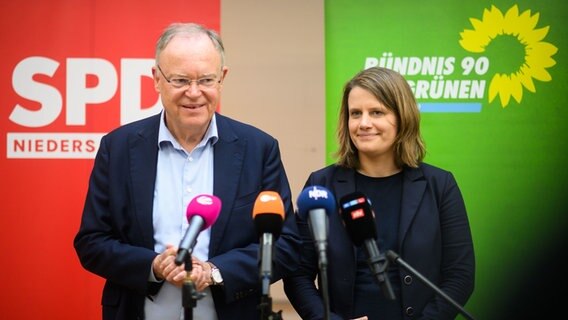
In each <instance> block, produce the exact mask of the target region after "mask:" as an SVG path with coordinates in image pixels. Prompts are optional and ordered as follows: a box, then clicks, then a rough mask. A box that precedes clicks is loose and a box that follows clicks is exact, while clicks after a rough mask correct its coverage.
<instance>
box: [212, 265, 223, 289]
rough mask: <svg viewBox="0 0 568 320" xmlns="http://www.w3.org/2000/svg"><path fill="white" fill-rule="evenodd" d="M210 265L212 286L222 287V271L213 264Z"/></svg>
mask: <svg viewBox="0 0 568 320" xmlns="http://www.w3.org/2000/svg"><path fill="white" fill-rule="evenodd" d="M209 265H210V266H211V284H212V285H214V286H219V285H222V284H223V277H222V276H221V271H219V269H218V268H217V267H216V266H215V265H214V264H212V263H211V262H209Z"/></svg>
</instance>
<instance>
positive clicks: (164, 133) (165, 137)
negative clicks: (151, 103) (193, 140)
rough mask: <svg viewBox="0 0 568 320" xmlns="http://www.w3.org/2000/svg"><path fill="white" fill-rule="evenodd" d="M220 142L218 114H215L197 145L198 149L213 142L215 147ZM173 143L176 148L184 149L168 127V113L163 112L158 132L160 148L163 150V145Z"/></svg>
mask: <svg viewBox="0 0 568 320" xmlns="http://www.w3.org/2000/svg"><path fill="white" fill-rule="evenodd" d="M217 140H219V133H218V131H217V118H216V114H215V113H214V114H213V117H211V121H210V122H209V127H208V128H207V131H206V132H205V135H204V136H203V139H201V142H199V144H198V145H197V147H200V146H204V145H206V144H207V143H208V142H209V141H211V145H214V144H215V143H217ZM168 142H169V143H171V144H172V145H173V146H174V147H175V148H177V149H182V147H181V145H180V144H179V142H177V140H176V139H175V138H174V136H173V135H172V133H171V131H170V129H168V127H166V112H164V111H162V114H161V115H160V129H159V131H158V148H161V146H162V145H163V143H168Z"/></svg>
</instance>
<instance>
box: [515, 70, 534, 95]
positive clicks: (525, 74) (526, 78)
mask: <svg viewBox="0 0 568 320" xmlns="http://www.w3.org/2000/svg"><path fill="white" fill-rule="evenodd" d="M517 76H518V77H519V80H520V81H521V83H522V84H523V86H524V87H525V88H527V90H529V91H530V92H536V88H535V87H534V82H533V81H532V76H531V74H530V67H529V66H527V65H526V64H524V65H523V66H522V67H521V69H520V70H519V71H518V72H517Z"/></svg>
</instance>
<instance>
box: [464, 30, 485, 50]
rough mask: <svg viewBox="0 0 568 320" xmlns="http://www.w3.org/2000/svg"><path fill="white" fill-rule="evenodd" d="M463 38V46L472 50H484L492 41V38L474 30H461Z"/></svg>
mask: <svg viewBox="0 0 568 320" xmlns="http://www.w3.org/2000/svg"><path fill="white" fill-rule="evenodd" d="M460 36H461V38H462V40H460V41H459V43H460V45H461V46H462V48H464V49H465V50H467V51H470V52H483V51H485V47H486V46H487V44H488V43H489V41H491V39H490V38H488V37H487V36H484V35H482V34H480V33H477V32H475V31H472V30H464V31H463V32H460Z"/></svg>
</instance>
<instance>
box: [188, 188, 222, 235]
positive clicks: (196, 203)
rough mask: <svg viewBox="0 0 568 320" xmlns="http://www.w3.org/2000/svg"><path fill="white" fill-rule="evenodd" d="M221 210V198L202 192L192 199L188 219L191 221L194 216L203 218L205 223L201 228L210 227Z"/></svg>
mask: <svg viewBox="0 0 568 320" xmlns="http://www.w3.org/2000/svg"><path fill="white" fill-rule="evenodd" d="M220 212H221V199H219V198H217V197H216V196H214V195H209V194H201V195H198V196H196V197H195V198H193V199H191V201H190V202H189V204H188V205H187V211H186V217H187V221H191V218H192V217H193V216H200V217H201V218H203V221H204V224H203V227H202V228H201V230H205V229H207V228H209V226H211V225H212V224H213V223H215V221H216V220H217V217H219V213H220Z"/></svg>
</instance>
